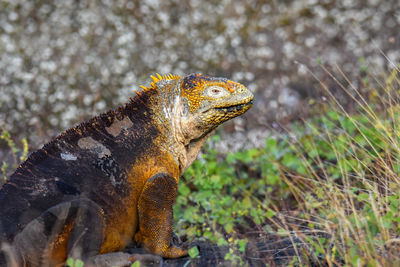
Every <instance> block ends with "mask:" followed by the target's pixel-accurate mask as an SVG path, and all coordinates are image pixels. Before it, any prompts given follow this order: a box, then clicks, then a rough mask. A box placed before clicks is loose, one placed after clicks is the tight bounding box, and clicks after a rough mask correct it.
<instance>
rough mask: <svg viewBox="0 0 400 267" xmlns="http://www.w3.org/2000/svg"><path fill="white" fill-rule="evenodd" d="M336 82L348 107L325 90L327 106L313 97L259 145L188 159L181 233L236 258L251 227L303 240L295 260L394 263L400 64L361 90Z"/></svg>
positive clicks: (179, 208) (398, 224) (399, 218)
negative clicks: (300, 118)
mask: <svg viewBox="0 0 400 267" xmlns="http://www.w3.org/2000/svg"><path fill="white" fill-rule="evenodd" d="M328 73H329V72H328ZM369 78H370V77H366V78H364V81H363V82H364V85H363V86H364V88H363V89H368V86H369V85H368V79H369ZM337 82H338V84H339V85H340V86H341V87H342V89H343V90H344V91H345V92H346V93H347V94H348V96H349V97H350V99H352V101H354V103H355V104H356V105H355V106H356V107H357V108H356V110H355V111H354V112H352V114H349V113H348V112H347V111H346V110H345V109H344V108H343V107H342V106H341V105H340V103H339V102H338V101H337V100H336V99H335V98H334V97H333V95H332V94H331V93H330V92H329V91H328V89H327V88H325V89H326V90H327V94H328V95H330V96H331V100H332V101H331V104H333V105H330V104H318V105H317V106H316V110H318V112H319V113H318V114H315V115H314V116H313V117H312V118H310V119H308V120H306V121H304V122H302V123H294V124H292V125H290V126H289V127H288V128H287V129H286V134H280V135H279V138H268V139H267V140H266V143H265V147H264V148H262V149H250V150H247V151H243V152H238V153H235V154H232V153H230V154H228V155H226V156H224V155H220V154H218V152H217V151H215V150H212V149H208V151H207V152H206V153H204V154H203V155H202V157H201V158H200V159H198V160H197V161H196V162H194V164H193V165H192V166H191V167H190V168H189V169H188V170H187V171H186V173H185V175H184V178H183V182H181V183H180V186H179V198H178V201H177V204H176V206H175V215H176V219H177V225H178V228H177V229H179V231H180V233H178V234H180V235H184V234H186V235H187V236H188V238H189V239H194V238H196V239H202V238H204V239H208V240H211V241H213V242H216V243H218V244H219V245H223V244H230V245H232V249H231V252H232V253H229V254H228V255H227V258H231V259H234V260H240V256H241V255H242V253H243V252H244V250H245V245H246V243H247V242H251V241H252V240H251V239H252V237H251V235H249V234H246V232H248V233H250V232H255V231H256V232H257V233H258V234H262V235H264V236H268V235H276V234H278V235H279V236H290V237H291V238H292V240H297V241H298V240H301V241H304V242H306V243H308V246H307V251H301V252H300V251H299V252H298V255H299V256H298V257H295V258H294V259H293V263H296V262H297V263H299V264H300V265H308V264H310V263H311V262H313V263H314V264H315V263H317V264H321V265H322V264H323V265H328V266H388V265H390V266H392V265H393V264H394V265H398V264H400V256H399V255H400V253H399V252H400V246H399V242H400V238H399V236H400V214H399V203H400V198H399V197H400V193H399V192H400V190H399V189H400V178H399V174H400V161H399V160H400V158H399V156H398V155H399V149H400V146H399V141H400V136H399V133H400V124H399V120H400V117H399V114H400V103H399V102H398V100H399V99H400V98H399V87H400V83H399V78H398V69H396V70H394V71H393V72H392V73H391V75H390V76H389V77H388V78H387V79H386V81H385V83H383V84H381V85H382V87H381V88H379V89H368V90H367V91H368V93H367V94H364V96H363V95H362V93H361V91H358V90H356V89H355V88H354V87H352V85H351V84H348V85H346V86H344V85H343V84H341V83H340V82H339V81H337ZM322 86H323V85H322ZM347 88H350V89H347ZM365 95H367V96H368V98H366V97H365ZM377 96H379V97H377ZM214 141H218V137H214ZM235 255H236V257H235Z"/></svg>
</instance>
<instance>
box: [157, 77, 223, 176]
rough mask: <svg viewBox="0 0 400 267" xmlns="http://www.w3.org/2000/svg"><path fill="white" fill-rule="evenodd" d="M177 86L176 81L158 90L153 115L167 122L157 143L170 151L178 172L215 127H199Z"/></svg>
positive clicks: (191, 158)
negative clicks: (163, 133) (165, 128)
mask: <svg viewBox="0 0 400 267" xmlns="http://www.w3.org/2000/svg"><path fill="white" fill-rule="evenodd" d="M178 84H179V83H178ZM180 90H181V89H180V87H179V85H176V84H175V86H171V87H170V88H167V89H166V88H165V87H164V90H160V94H159V95H158V97H159V99H158V101H157V102H158V103H159V104H160V105H159V109H158V110H159V111H161V112H158V114H157V115H158V116H159V119H160V120H161V121H163V122H165V125H167V131H163V132H165V133H166V136H165V138H166V142H163V144H161V146H163V148H164V149H166V150H168V151H169V152H171V153H172V154H173V156H174V158H175V160H176V161H177V163H178V165H179V169H180V171H181V174H182V173H183V172H184V171H185V170H186V169H187V168H188V167H189V166H190V165H191V164H192V163H193V161H194V160H195V159H196V157H197V155H198V154H199V152H200V149H201V147H202V146H203V144H204V142H205V141H206V140H207V138H208V137H209V136H210V135H211V134H212V132H213V130H214V129H215V128H216V127H209V126H208V127H200V125H201V123H200V122H199V121H198V120H197V119H196V117H195V115H194V114H192V113H191V112H190V111H189V107H188V105H187V103H186V101H185V99H184V98H183V97H181V91H180Z"/></svg>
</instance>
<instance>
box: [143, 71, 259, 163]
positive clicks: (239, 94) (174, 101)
mask: <svg viewBox="0 0 400 267" xmlns="http://www.w3.org/2000/svg"><path fill="white" fill-rule="evenodd" d="M151 77H152V79H153V82H152V83H151V89H154V90H155V91H156V92H157V94H155V95H154V99H153V101H152V103H158V105H155V107H153V108H154V109H153V111H154V113H155V116H156V117H157V120H158V121H159V124H160V125H163V126H162V127H165V126H164V125H168V126H167V128H168V129H167V130H168V138H167V139H168V140H167V141H166V145H167V146H168V147H169V148H170V149H175V147H176V144H180V145H182V147H183V148H184V150H185V151H184V152H182V151H178V152H177V154H185V156H184V158H185V159H184V160H182V159H180V160H179V161H180V162H181V163H180V164H181V167H182V169H186V168H187V167H188V166H189V165H190V164H191V163H192V161H193V160H194V159H195V158H196V156H197V154H198V153H199V151H200V148H201V146H202V144H203V143H204V142H205V140H206V139H207V137H208V136H209V135H210V133H211V132H212V131H213V130H214V129H215V128H216V127H217V126H218V125H220V124H221V123H223V122H225V121H227V120H230V119H232V118H234V117H237V116H239V115H241V114H243V113H244V112H246V111H247V110H248V109H250V108H251V106H252V104H253V98H254V96H253V94H252V93H250V92H249V91H248V90H247V89H246V87H244V86H243V85H241V84H239V83H236V82H233V81H230V80H228V79H226V78H215V77H210V76H206V75H202V74H191V75H188V76H185V77H180V76H175V75H165V76H160V75H158V74H157V76H156V77H154V76H151ZM143 88H144V89H145V90H148V89H150V88H147V87H143ZM178 157H179V158H181V156H178Z"/></svg>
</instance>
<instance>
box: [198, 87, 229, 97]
mask: <svg viewBox="0 0 400 267" xmlns="http://www.w3.org/2000/svg"><path fill="white" fill-rule="evenodd" d="M228 94H229V92H228V91H227V90H226V89H225V88H223V87H220V86H216V85H213V86H210V87H208V88H206V90H205V92H204V96H208V97H212V98H220V97H224V96H226V95H228Z"/></svg>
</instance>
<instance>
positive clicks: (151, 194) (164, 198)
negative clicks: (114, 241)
mask: <svg viewBox="0 0 400 267" xmlns="http://www.w3.org/2000/svg"><path fill="white" fill-rule="evenodd" d="M177 194H178V185H177V182H176V180H175V179H174V178H173V177H171V176H169V175H167V174H165V173H158V174H156V175H154V176H152V177H151V178H150V179H149V180H148V181H147V182H146V184H145V185H144V189H143V191H142V193H141V195H140V199H139V202H138V215H139V231H138V233H137V234H136V235H135V241H136V242H138V243H141V244H142V245H143V247H144V248H145V249H146V250H147V251H148V252H150V253H154V254H157V255H160V256H162V257H165V258H178V257H182V256H186V255H187V254H188V252H187V249H185V248H183V247H181V246H179V245H176V244H174V243H173V242H172V238H173V233H172V230H173V229H172V226H173V213H172V206H173V204H174V202H175V200H176V197H177Z"/></svg>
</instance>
